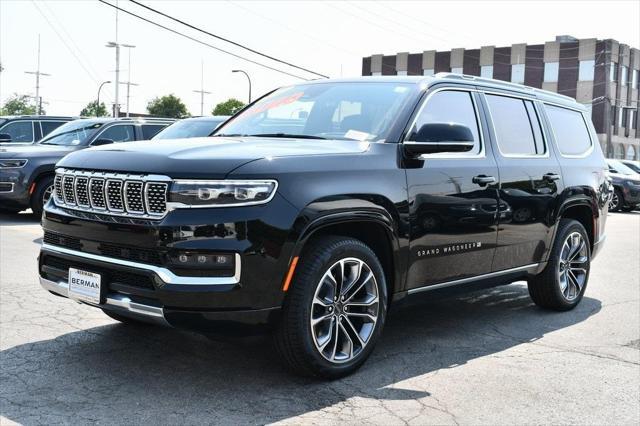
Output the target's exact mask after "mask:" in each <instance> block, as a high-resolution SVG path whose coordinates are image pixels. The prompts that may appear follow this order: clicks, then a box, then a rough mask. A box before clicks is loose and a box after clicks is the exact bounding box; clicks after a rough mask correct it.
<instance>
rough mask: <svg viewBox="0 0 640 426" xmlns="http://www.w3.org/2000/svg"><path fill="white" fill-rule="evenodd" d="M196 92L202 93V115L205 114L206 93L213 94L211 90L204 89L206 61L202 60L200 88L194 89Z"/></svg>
mask: <svg viewBox="0 0 640 426" xmlns="http://www.w3.org/2000/svg"><path fill="white" fill-rule="evenodd" d="M194 92H195V93H200V116H204V95H210V94H211V92H207V91H205V90H204V61H202V63H201V68H200V90H194Z"/></svg>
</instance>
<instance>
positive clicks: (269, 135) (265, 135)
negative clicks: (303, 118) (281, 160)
mask: <svg viewBox="0 0 640 426" xmlns="http://www.w3.org/2000/svg"><path fill="white" fill-rule="evenodd" d="M247 136H254V137H257V138H291V139H326V138H323V137H322V136H314V135H295V134H291V133H258V134H255V135H247Z"/></svg>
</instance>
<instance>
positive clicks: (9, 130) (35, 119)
mask: <svg viewBox="0 0 640 426" xmlns="http://www.w3.org/2000/svg"><path fill="white" fill-rule="evenodd" d="M78 118H79V117H58V116H51V115H14V116H2V117H0V146H5V145H18V144H20V145H28V144H32V143H35V142H37V141H39V140H40V139H42V138H43V137H45V136H47V135H48V134H49V133H51V132H52V131H53V130H55V129H57V128H58V127H60V126H62V125H63V124H65V123H68V122H69V121H73V120H77V119H78Z"/></svg>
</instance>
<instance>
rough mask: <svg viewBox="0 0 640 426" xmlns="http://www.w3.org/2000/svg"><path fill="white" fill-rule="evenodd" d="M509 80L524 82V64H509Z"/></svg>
mask: <svg viewBox="0 0 640 426" xmlns="http://www.w3.org/2000/svg"><path fill="white" fill-rule="evenodd" d="M511 82H512V83H518V84H523V83H524V64H515V65H511Z"/></svg>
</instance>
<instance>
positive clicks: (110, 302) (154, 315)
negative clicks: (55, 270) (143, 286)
mask: <svg viewBox="0 0 640 426" xmlns="http://www.w3.org/2000/svg"><path fill="white" fill-rule="evenodd" d="M40 285H41V286H42V287H43V288H44V289H45V290H48V291H50V292H52V293H55V294H57V295H59V296H63V297H66V298H68V299H71V300H75V299H73V298H70V297H69V284H68V283H66V282H64V281H51V280H48V279H46V278H43V277H40ZM76 301H77V300H76ZM77 302H80V303H84V304H86V305H90V306H94V307H97V308H104V309H108V310H112V311H115V312H119V313H122V314H123V315H127V314H129V316H131V317H134V318H140V319H147V320H151V321H154V322H160V323H163V324H167V322H166V320H165V319H164V311H163V309H162V308H161V307H158V306H152V305H145V304H142V303H137V302H134V301H132V300H131V299H130V298H129V297H127V296H125V295H123V294H117V293H112V294H109V295H107V298H106V301H105V303H104V304H103V305H96V304H94V303H89V302H86V301H77Z"/></svg>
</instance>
